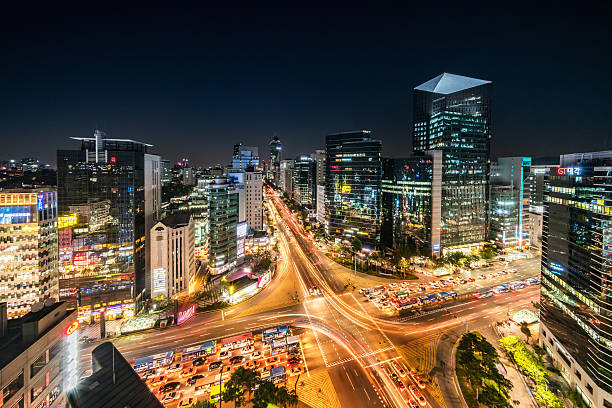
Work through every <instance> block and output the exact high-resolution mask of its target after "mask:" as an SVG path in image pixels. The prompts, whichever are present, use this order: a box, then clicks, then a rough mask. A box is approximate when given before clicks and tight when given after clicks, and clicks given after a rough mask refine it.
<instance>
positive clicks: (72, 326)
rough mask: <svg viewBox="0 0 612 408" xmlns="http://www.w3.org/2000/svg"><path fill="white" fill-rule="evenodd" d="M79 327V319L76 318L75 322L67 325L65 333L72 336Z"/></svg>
mask: <svg viewBox="0 0 612 408" xmlns="http://www.w3.org/2000/svg"><path fill="white" fill-rule="evenodd" d="M78 328H79V321H78V320H75V321H74V322H72V323H70V324H69V325H68V326H66V328H65V329H64V335H66V336H70V335H71V334H72V333H74V332H75V331H76V330H77V329H78Z"/></svg>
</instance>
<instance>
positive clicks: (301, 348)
mask: <svg viewBox="0 0 612 408" xmlns="http://www.w3.org/2000/svg"><path fill="white" fill-rule="evenodd" d="M300 350H302V359H304V367H305V368H306V374H308V376H309V377H310V371H309V370H308V364H307V363H306V356H305V355H304V348H303V347H302V342H301V341H300Z"/></svg>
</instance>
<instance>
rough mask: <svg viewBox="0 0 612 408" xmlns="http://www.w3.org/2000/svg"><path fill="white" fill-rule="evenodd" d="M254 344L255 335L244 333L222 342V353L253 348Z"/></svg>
mask: <svg viewBox="0 0 612 408" xmlns="http://www.w3.org/2000/svg"><path fill="white" fill-rule="evenodd" d="M253 344H254V341H253V333H243V334H239V335H238V336H233V337H227V338H225V339H223V340H221V351H230V350H236V349H241V348H243V347H246V346H252V345H253Z"/></svg>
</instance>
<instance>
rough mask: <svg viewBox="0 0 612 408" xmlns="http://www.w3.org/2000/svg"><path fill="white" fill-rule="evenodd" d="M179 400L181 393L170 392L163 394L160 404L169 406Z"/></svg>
mask: <svg viewBox="0 0 612 408" xmlns="http://www.w3.org/2000/svg"><path fill="white" fill-rule="evenodd" d="M179 398H181V393H180V392H177V391H172V392H169V393H167V394H165V395H164V396H163V397H162V399H161V403H162V404H169V403H171V402H172V401H176V400H177V399H179Z"/></svg>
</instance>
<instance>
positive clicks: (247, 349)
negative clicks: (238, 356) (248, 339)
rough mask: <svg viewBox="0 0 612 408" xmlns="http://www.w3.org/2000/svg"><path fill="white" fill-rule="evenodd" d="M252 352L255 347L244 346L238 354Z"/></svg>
mask: <svg viewBox="0 0 612 408" xmlns="http://www.w3.org/2000/svg"><path fill="white" fill-rule="evenodd" d="M253 350H255V347H253V346H245V347H243V348H241V349H240V352H241V353H242V354H250V353H252V352H253Z"/></svg>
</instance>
